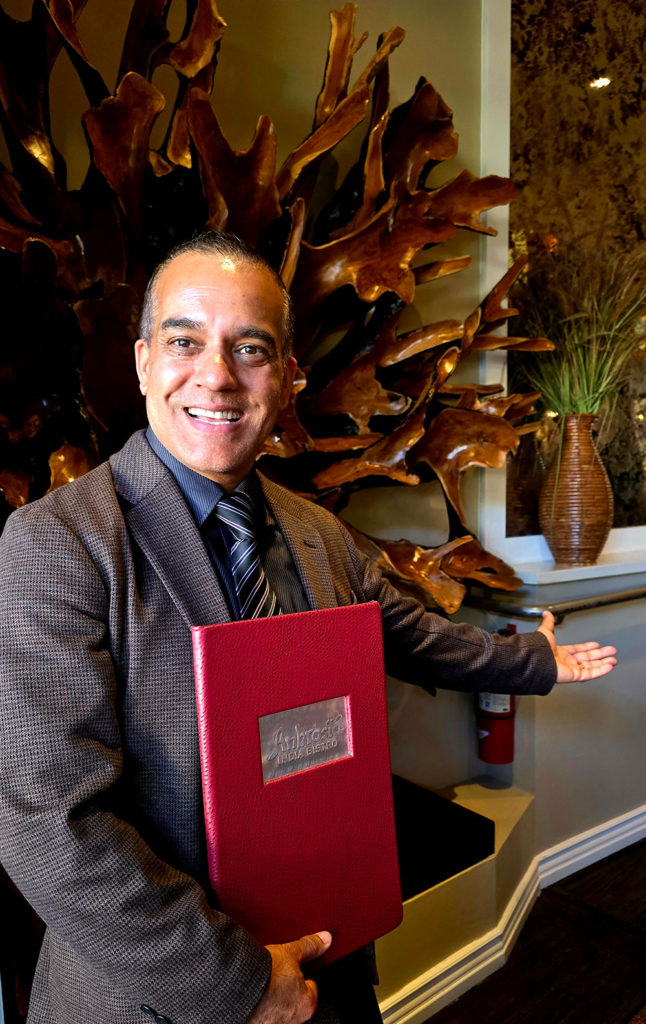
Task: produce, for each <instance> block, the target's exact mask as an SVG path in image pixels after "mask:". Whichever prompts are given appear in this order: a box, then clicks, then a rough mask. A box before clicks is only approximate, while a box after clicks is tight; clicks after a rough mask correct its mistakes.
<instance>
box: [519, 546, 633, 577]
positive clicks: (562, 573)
mask: <svg viewBox="0 0 646 1024" xmlns="http://www.w3.org/2000/svg"><path fill="white" fill-rule="evenodd" d="M514 570H515V572H516V573H517V575H518V576H520V577H521V579H522V580H523V581H524V582H525V583H529V584H541V583H571V582H573V581H575V580H595V579H603V578H605V577H609V576H626V575H628V573H634V572H646V551H615V552H613V553H612V554H608V555H604V554H602V555H600V556H599V558H598V559H597V561H596V562H595V564H594V565H556V563H555V562H554V561H552V560H550V561H540V562H525V563H524V564H523V563H520V564H519V563H518V562H516V563H515V564H514Z"/></svg>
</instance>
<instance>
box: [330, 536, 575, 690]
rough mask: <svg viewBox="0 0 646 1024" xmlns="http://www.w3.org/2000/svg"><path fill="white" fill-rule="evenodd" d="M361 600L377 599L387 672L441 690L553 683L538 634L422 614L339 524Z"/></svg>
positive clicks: (546, 647)
mask: <svg viewBox="0 0 646 1024" xmlns="http://www.w3.org/2000/svg"><path fill="white" fill-rule="evenodd" d="M340 529H341V532H342V534H343V537H344V539H345V543H346V545H347V551H348V554H349V557H350V559H351V561H352V563H353V566H354V571H355V572H356V574H357V577H358V584H359V587H360V588H361V592H362V595H363V599H364V600H366V601H378V602H379V604H380V605H381V610H382V621H383V628H384V656H385V661H386V671H387V672H388V674H389V675H392V676H394V677H395V678H397V679H402V680H404V682H409V683H417V684H419V685H420V686H423V687H424V688H425V689H427V690H429V691H430V692H433V691H434V690H435V688H436V687H439V688H440V689H447V690H464V691H475V692H480V691H491V692H493V693H514V694H523V693H528V694H546V693H549V692H550V690H551V689H552V687H553V686H554V684H555V682H556V661H555V659H554V655H553V653H552V649H551V647H550V644H549V641H548V640H547V638H546V637H544V636H543V634H542V633H538V632H531V633H518V634H516V635H515V636H511V637H501V636H498V635H497V634H492V633H489V632H487V630H484V629H479V628H478V627H477V626H472V625H469V624H468V623H466V622H453V621H451V620H450V619H447V618H445V617H443V616H442V615H437V614H435V613H434V612H428V611H426V610H425V608H424V607H423V606H422V605H421V604H420V603H419V602H418V601H416V600H415V599H414V598H412V597H406V596H405V595H403V594H402V593H401V592H400V591H398V590H397V589H396V588H395V587H394V586H392V584H391V583H389V582H388V580H387V579H386V578H385V577H384V576H383V575H382V573H381V572H380V571H379V570H378V569H377V568H376V567H375V565H374V564H373V563H372V562H371V561H370V559H368V558H367V557H366V556H365V555H363V554H362V553H361V552H360V551H359V550H358V548H357V547H356V545H355V543H354V541H353V539H352V536H351V535H350V533H349V532H348V531H347V530H346V529H345V527H344V526H342V525H341V524H340Z"/></svg>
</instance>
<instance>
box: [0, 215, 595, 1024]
mask: <svg viewBox="0 0 646 1024" xmlns="http://www.w3.org/2000/svg"><path fill="white" fill-rule="evenodd" d="M142 335H143V337H142V339H140V340H139V341H138V342H137V343H136V362H137V371H138V374H139V379H140V383H141V389H142V392H143V393H144V394H145V396H146V405H147V412H148V418H149V422H150V429H149V431H148V432H147V434H146V435H144V434H143V433H139V434H136V435H135V436H134V437H133V438H131V440H130V441H129V442H128V443H127V444H126V446H125V447H124V448H123V449H122V451H121V452H119V453H118V454H117V455H115V456H114V457H113V458H112V459H111V460H110V462H109V463H106V464H104V465H103V466H100V467H99V468H98V469H96V470H94V471H93V472H92V473H89V474H87V476H85V477H83V478H81V479H80V480H78V481H76V482H74V483H73V484H68V485H67V486H65V487H63V488H60V489H59V490H57V491H55V492H53V493H52V494H51V495H48V496H47V497H46V498H44V499H42V500H41V501H39V502H35V503H33V504H32V505H30V506H27V507H25V508H24V509H21V510H19V511H18V512H17V513H14V515H13V516H12V517H11V518H10V520H9V522H8V524H7V527H6V529H5V533H4V535H3V537H2V541H1V542H0V545H1V551H0V565H1V566H2V569H1V572H0V616H1V619H2V625H1V629H2V634H1V637H2V696H1V700H0V705H1V708H2V712H1V713H2V715H3V719H4V725H5V729H4V738H3V742H2V744H1V746H2V752H3V757H4V765H5V771H4V782H3V787H2V793H1V794H0V812H1V816H2V822H1V830H0V832H1V835H2V858H3V861H4V863H5V866H6V867H7V869H8V870H9V872H10V873H11V874H12V875H13V877H14V879H15V880H16V881H17V883H18V884H19V885H20V887H21V888H22V890H23V892H24V894H25V895H26V897H27V899H28V900H29V901H30V902H31V903H32V904H33V906H34V907H35V908H36V910H37V911H38V913H39V914H40V915H41V916H42V917H43V919H44V920H45V922H46V924H47V926H48V928H47V932H46V936H45V940H44V943H43V948H42V951H41V956H40V960H39V964H38V968H37V972H36V977H35V980H34V986H33V990H32V998H31V1005H30V1017H29V1019H30V1021H31V1022H35V1024H40V1022H42V1024H45V1022H47V1024H81V1022H83V1024H85V1022H86V1021H88V1020H91V1021H93V1022H106V1024H107V1022H110V1024H111V1022H115V1024H116V1022H119V1024H136V1022H139V1024H145V1021H146V1019H147V1018H154V1019H155V1020H156V1021H157V1024H164V1022H165V1021H167V1020H170V1021H171V1022H172V1024H206V1022H210V1024H212V1022H223V1024H242V1022H245V1021H249V1022H252V1024H282V1022H286V1021H290V1022H292V1021H293V1022H301V1021H306V1020H309V1019H310V1018H312V1014H313V1013H314V1011H315V1007H316V999H317V984H315V982H314V981H312V980H309V979H308V980H306V979H305V978H304V976H303V973H302V972H301V964H302V962H303V961H307V960H310V959H313V958H315V957H316V956H317V955H319V954H320V953H321V952H322V951H323V950H324V949H326V948H327V946H328V945H329V943H330V941H331V937H330V935H329V934H328V933H326V932H321V933H319V934H317V935H314V936H306V937H304V938H301V939H298V937H297V936H294V939H295V941H294V942H293V943H288V944H284V945H276V946H269V947H267V948H266V949H265V948H263V947H261V946H259V945H258V944H257V943H256V942H255V941H254V940H253V939H252V938H251V937H250V936H249V935H248V934H247V933H246V932H245V931H244V930H243V929H242V928H240V927H239V926H238V925H236V923H235V922H234V921H232V920H230V919H229V918H227V917H226V916H225V915H223V914H222V913H220V912H219V911H218V910H217V903H216V898H215V897H214V896H213V894H212V893H211V892H210V890H209V887H208V880H207V867H206V858H205V850H204V835H203V824H202V808H201V788H200V769H199V755H198V748H197V734H196V722H195V707H194V691H193V673H192V660H191V642H190V633H189V627H190V626H191V624H207V623H210V622H217V621H226V620H228V619H230V618H235V617H239V616H240V615H242V614H244V609H243V608H241V604H242V603H243V598H242V597H241V592H240V589H239V587H238V582H237V578H236V568H235V556H233V557H232V554H231V552H232V551H233V549H234V547H235V540H234V535H233V534H232V533H230V532H229V529H228V527H227V526H226V523H225V524H223V523H222V521H221V520H219V519H218V512H217V511H216V510H217V506H218V504H219V502H220V501H224V502H225V503H230V502H231V498H232V495H235V496H237V499H238V500H239V501H240V502H242V503H246V502H247V501H248V500H253V501H255V503H256V505H255V511H252V512H250V513H249V515H250V516H251V517H253V518H254V519H255V526H254V530H253V533H255V535H256V537H257V538H258V540H259V542H260V548H261V562H262V567H261V570H260V576H259V584H258V586H259V587H260V589H261V590H262V594H261V595H260V596H261V598H262V600H263V601H265V600H267V601H270V600H271V601H272V602H273V601H274V599H275V600H277V602H278V605H279V607H280V609H281V610H282V611H283V612H291V611H300V610H306V609H308V608H324V607H333V606H336V605H343V604H348V603H351V602H353V601H368V600H373V599H376V600H378V601H379V602H380V604H381V607H382V611H383V624H384V640H385V654H386V661H387V667H389V668H390V670H391V672H393V673H394V674H397V675H398V676H399V677H400V678H404V679H408V680H410V681H414V682H419V681H421V682H422V683H424V684H426V685H428V686H429V687H433V686H434V685H439V686H448V687H453V688H458V689H465V690H469V689H488V688H490V687H491V686H492V685H493V681H494V680H495V685H496V689H497V690H509V691H515V692H531V693H545V692H547V691H548V690H549V689H550V688H551V686H552V684H553V683H554V681H555V680H556V679H557V678H558V679H559V680H561V681H568V680H574V679H591V678H595V677H597V676H601V675H604V674H605V673H606V672H609V671H610V670H611V669H612V667H613V665H614V662H615V659H614V657H613V655H614V653H615V652H614V649H612V648H604V649H599V647H598V645H596V644H583V645H579V646H577V647H575V648H571V649H564V648H558V647H557V646H556V643H555V641H554V637H553V620H551V619H550V617H549V616H547V617H546V619H545V621H544V623H543V624H542V626H541V627H540V629H539V630H538V631H537V632H536V633H533V634H524V635H522V636H519V637H515V638H512V639H510V640H503V639H502V638H500V637H492V636H490V635H489V634H487V633H483V632H482V631H480V630H477V629H474V628H473V627H470V626H466V625H456V624H453V623H450V622H447V621H445V620H444V619H442V618H439V617H437V616H434V615H429V614H426V613H424V610H423V609H422V608H421V607H420V606H419V605H417V604H416V603H415V602H414V601H412V600H409V599H404V598H402V597H401V595H399V594H398V593H397V592H396V591H395V590H394V589H393V588H392V587H391V586H390V585H389V584H388V583H387V582H386V581H385V580H383V579H382V578H381V576H380V575H379V573H378V572H376V571H375V570H374V568H372V567H371V566H370V565H369V564H368V563H367V561H366V560H365V559H364V558H363V557H362V556H361V555H360V554H359V553H358V552H357V550H356V548H355V547H354V545H353V543H352V541H351V539H350V538H349V536H348V535H347V533H346V531H345V530H344V529H343V527H342V525H341V524H340V523H339V521H338V520H337V519H336V518H335V517H333V516H331V515H329V514H328V513H327V512H325V511H324V510H322V509H318V508H316V507H315V506H312V505H311V504H310V503H308V502H305V501H303V500H301V499H299V498H297V497H295V496H294V495H292V494H290V493H289V492H287V491H285V490H283V489H282V488H280V487H278V486H276V485H274V484H272V483H270V482H269V481H266V480H264V479H263V478H262V477H260V476H256V474H255V473H254V471H253V466H254V461H255V458H256V454H257V451H258V449H259V447H260V446H261V444H262V442H263V440H264V438H265V437H266V436H267V434H268V432H269V430H270V429H271V427H272V425H273V422H274V420H275V417H276V415H277V412H278V411H279V409H280V407H281V404H282V403H283V402H284V401H285V400H286V398H287V395H288V393H289V390H290V387H291V383H292V380H293V375H294V370H295V362H294V360H293V358H292V357H291V356H290V355H289V349H288V345H289V335H290V313H289V300H288V296H287V294H286V292H285V289H284V288H283V286H282V283H281V282H280V279H279V278H278V277H277V275H276V274H275V273H274V271H273V270H271V268H270V267H268V265H266V264H265V263H264V261H262V260H261V259H260V258H259V257H258V256H257V255H256V254H255V253H253V252H251V251H249V250H248V249H246V247H245V246H244V245H243V244H242V243H240V242H239V241H238V240H237V239H235V238H233V237H232V236H220V235H208V236H203V237H201V238H200V239H197V240H195V241H193V242H191V243H187V244H186V245H184V246H182V247H180V248H179V250H178V251H176V252H175V253H174V254H172V256H171V257H170V258H169V260H167V261H166V262H165V263H164V264H163V265H162V267H161V268H160V270H158V272H157V273H156V275H154V277H153V280H152V281H151V285H150V286H149V289H148V293H147V296H146V301H145V306H144V312H143V316H142ZM274 595H275V597H274ZM244 600H245V601H246V598H245V599H244ZM241 856H244V851H241ZM317 978H318V979H319V984H318V988H319V990H320V991H319V996H320V1005H319V1009H318V1010H317V1011H316V1016H315V1017H314V1018H313V1019H314V1020H318V1021H321V1022H323V1021H325V1022H333V1021H341V1020H348V1021H353V1022H357V1021H362V1022H363V1021H366V1022H367V1021H369V1020H371V1019H372V1020H379V1019H380V1018H379V1016H378V1010H377V1007H376V1001H375V999H374V994H373V993H372V989H371V988H370V987H369V986H368V983H367V978H368V975H367V972H366V970H365V968H364V967H363V966H362V959H361V956H360V954H358V955H357V956H355V957H354V958H350V961H349V963H346V962H341V963H340V964H339V965H338V966H336V965H332V967H331V968H330V969H329V970H327V971H323V972H321V975H320V976H317Z"/></svg>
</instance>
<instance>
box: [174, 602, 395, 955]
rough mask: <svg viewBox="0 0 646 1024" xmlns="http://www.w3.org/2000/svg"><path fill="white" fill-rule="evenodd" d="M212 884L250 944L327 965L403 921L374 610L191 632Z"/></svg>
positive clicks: (374, 607) (378, 617)
mask: <svg viewBox="0 0 646 1024" xmlns="http://www.w3.org/2000/svg"><path fill="white" fill-rule="evenodd" d="M192 635H193V653H194V664H195V681H196V695H197V709H198V727H199V737H200V753H201V759H202V783H203V791H204V812H205V822H206V837H207V846H208V857H209V874H210V880H211V885H212V886H213V890H214V892H215V893H216V895H217V898H218V901H219V903H220V906H221V907H222V909H223V910H224V911H225V912H226V913H227V914H229V915H230V916H231V917H232V918H234V919H235V920H236V921H237V922H238V923H239V924H241V925H243V927H245V928H246V929H247V930H248V931H249V932H250V933H251V934H252V935H253V936H254V938H256V939H257V940H258V941H259V942H261V943H263V944H264V945H266V944H269V943H279V942H288V941H291V940H292V939H297V938H300V937H301V936H302V935H306V934H308V933H310V932H315V931H320V930H323V929H327V930H328V931H330V932H331V933H332V936H333V942H332V946H331V947H330V949H329V950H328V952H327V953H326V954H325V955H324V957H321V958H320V959H319V960H317V961H316V964H319V963H329V962H331V961H332V960H335V959H337V958H339V957H341V956H343V955H345V954H346V953H349V952H351V951H352V950H354V949H357V948H358V947H359V946H362V945H364V944H365V943H367V942H369V941H371V940H372V939H375V938H377V937H378V936H379V935H383V934H385V932H387V931H390V930H391V929H392V928H394V927H395V926H396V925H397V924H399V922H400V920H401V917H402V902H401V890H400V883H399V871H398V865H397V845H396V839H395V827H394V817H393V803H392V783H391V774H390V752H389V747H388V729H387V720H386V695H385V676H384V662H383V643H382V633H381V611H380V608H379V605H378V604H377V603H376V602H370V603H368V604H359V605H350V606H348V607H343V608H332V609H325V610H321V611H311V612H299V613H296V614H292V615H280V616H274V617H272V618H261V619H252V620H243V621H241V622H231V623H224V624H218V625H213V626H194V627H193V629H192Z"/></svg>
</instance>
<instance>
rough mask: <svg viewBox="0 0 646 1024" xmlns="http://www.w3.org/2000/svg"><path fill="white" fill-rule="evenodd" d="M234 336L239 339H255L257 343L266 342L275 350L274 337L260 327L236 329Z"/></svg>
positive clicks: (251, 326) (250, 326)
mask: <svg viewBox="0 0 646 1024" xmlns="http://www.w3.org/2000/svg"><path fill="white" fill-rule="evenodd" d="M236 335H237V336H238V337H239V338H256V340H257V341H266V342H267V344H269V345H271V346H272V348H277V345H276V339H275V337H274V335H273V334H272V333H271V332H270V331H265V330H264V329H263V328H262V327H254V326H253V325H249V326H246V325H244V326H241V327H237V328H236Z"/></svg>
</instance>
